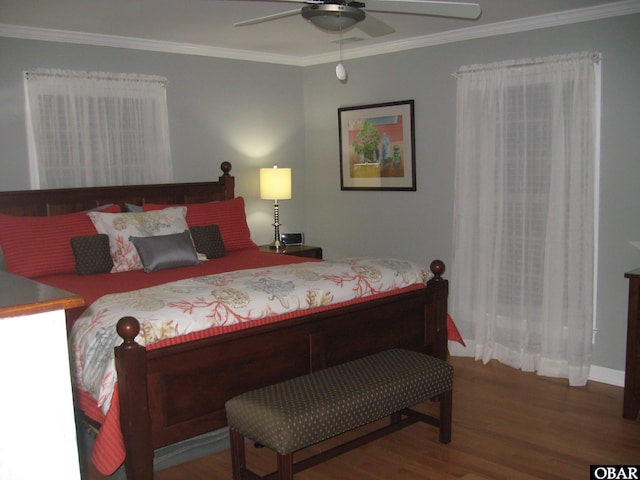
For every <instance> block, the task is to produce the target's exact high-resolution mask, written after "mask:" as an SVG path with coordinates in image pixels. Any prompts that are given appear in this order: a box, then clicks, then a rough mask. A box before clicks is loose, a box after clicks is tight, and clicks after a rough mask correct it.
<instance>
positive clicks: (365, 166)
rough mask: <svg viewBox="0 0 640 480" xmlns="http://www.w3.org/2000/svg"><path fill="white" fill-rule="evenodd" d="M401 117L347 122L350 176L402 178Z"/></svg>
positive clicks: (402, 137)
mask: <svg viewBox="0 0 640 480" xmlns="http://www.w3.org/2000/svg"><path fill="white" fill-rule="evenodd" d="M403 143H404V135H403V131H402V115H394V116H386V117H375V118H367V119H355V120H351V121H349V145H350V146H351V155H350V156H349V165H350V168H351V177H352V178H356V177H404V159H403V158H404V157H403V153H404V152H403Z"/></svg>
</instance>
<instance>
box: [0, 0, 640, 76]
mask: <svg viewBox="0 0 640 480" xmlns="http://www.w3.org/2000/svg"><path fill="white" fill-rule="evenodd" d="M363 1H364V2H365V3H366V0H363ZM468 1H473V0H468ZM477 3H479V4H480V6H481V7H482V15H481V16H480V18H479V19H478V20H458V19H451V18H442V17H440V18H438V17H424V16H416V15H402V14H384V13H376V14H375V16H376V17H377V18H378V19H380V20H383V21H384V22H385V23H387V24H389V25H391V26H392V27H393V28H395V30H396V32H395V33H392V34H390V35H385V36H383V37H377V38H371V37H369V36H367V35H366V34H365V33H363V32H362V31H360V30H359V29H357V28H352V29H351V30H348V31H345V32H343V33H342V38H343V40H345V41H343V56H344V58H354V57H362V56H368V55H375V54H378V53H387V52H390V51H398V50H405V49H409V48H416V47H422V46H428V45H434V44H438V43H445V42H449V41H455V40H465V39H473V38H478V37H482V36H487V35H493V34H500V33H510V32H514V31H522V30H530V29H535V28H542V27H546V26H554V25H561V24H568V23H576V22H583V21H588V20H594V19H598V18H606V17H611V16H617V15H625V14H630V13H640V0H622V1H618V0H477ZM298 6H300V7H301V6H303V4H300V5H298V4H294V3H290V2H273V1H262V0H0V36H8V37H16V38H32V39H40V40H50V41H62V42H71V43H85V44H93V45H108V46H118V47H126V48H137V49H145V50H156V51H169V52H178V53H190V54H196V55H206V56H214V57H225V58H238V59H246V60H255V61H264V62H271V63H283V64H291V65H300V66H304V65H312V64H318V63H325V62H330V61H334V60H335V59H336V58H337V55H338V53H337V52H338V51H339V44H338V43H337V41H339V40H340V34H338V33H327V32H324V31H322V30H319V29H318V28H316V27H315V26H313V25H311V24H310V23H308V22H307V21H306V20H304V19H303V18H302V17H301V16H299V15H294V16H290V17H287V18H281V19H278V20H273V21H269V22H266V23H261V24H258V25H252V26H246V27H234V26H233V24H234V23H236V22H240V21H243V20H248V19H251V18H255V17H261V16H265V15H270V14H274V13H279V12H284V11H287V10H293V9H295V8H298ZM354 38H357V39H361V40H358V41H353V42H349V41H348V40H351V39H354Z"/></svg>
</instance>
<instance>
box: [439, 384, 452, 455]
mask: <svg viewBox="0 0 640 480" xmlns="http://www.w3.org/2000/svg"><path fill="white" fill-rule="evenodd" d="M452 413H453V390H449V391H448V392H445V393H443V394H441V395H440V443H450V442H451V417H452Z"/></svg>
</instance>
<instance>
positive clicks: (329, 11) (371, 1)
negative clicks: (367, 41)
mask: <svg viewBox="0 0 640 480" xmlns="http://www.w3.org/2000/svg"><path fill="white" fill-rule="evenodd" d="M276 1H281V2H289V3H303V4H306V5H305V6H304V7H302V8H297V9H295V10H288V11H286V12H281V13H275V14H273V15H267V16H265V17H258V18H253V19H251V20H246V21H243V22H238V23H235V24H234V26H235V27H244V26H247V25H255V24H257V23H262V22H268V21H270V20H277V19H279V18H285V17H289V16H292V15H297V14H301V15H302V17H303V18H305V19H307V20H309V21H310V22H311V23H312V24H314V25H315V26H316V27H318V28H320V29H322V30H328V31H332V32H338V31H343V30H346V29H348V28H350V27H352V26H354V25H356V24H357V27H358V28H359V29H360V30H362V31H363V32H365V33H366V34H368V35H369V36H372V37H380V36H382V35H388V34H390V33H393V32H395V30H394V28H393V27H391V26H390V25H387V24H386V23H384V22H383V21H382V20H379V19H377V18H375V17H374V16H372V15H370V14H369V12H382V13H401V14H407V15H426V16H435V17H452V18H464V19H470V20H475V19H477V18H478V17H479V16H480V13H481V12H482V10H481V8H480V5H478V4H477V3H461V2H447V1H430V0H366V4H365V3H362V2H357V1H346V0H345V1H341V0H276ZM365 11H366V13H365Z"/></svg>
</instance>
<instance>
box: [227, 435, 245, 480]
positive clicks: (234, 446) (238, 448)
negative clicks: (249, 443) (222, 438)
mask: <svg viewBox="0 0 640 480" xmlns="http://www.w3.org/2000/svg"><path fill="white" fill-rule="evenodd" d="M229 441H230V443H231V469H232V472H233V480H242V472H243V470H245V468H246V466H247V463H246V457H245V451H244V435H242V433H240V432H239V431H237V430H235V429H233V428H230V429H229Z"/></svg>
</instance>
